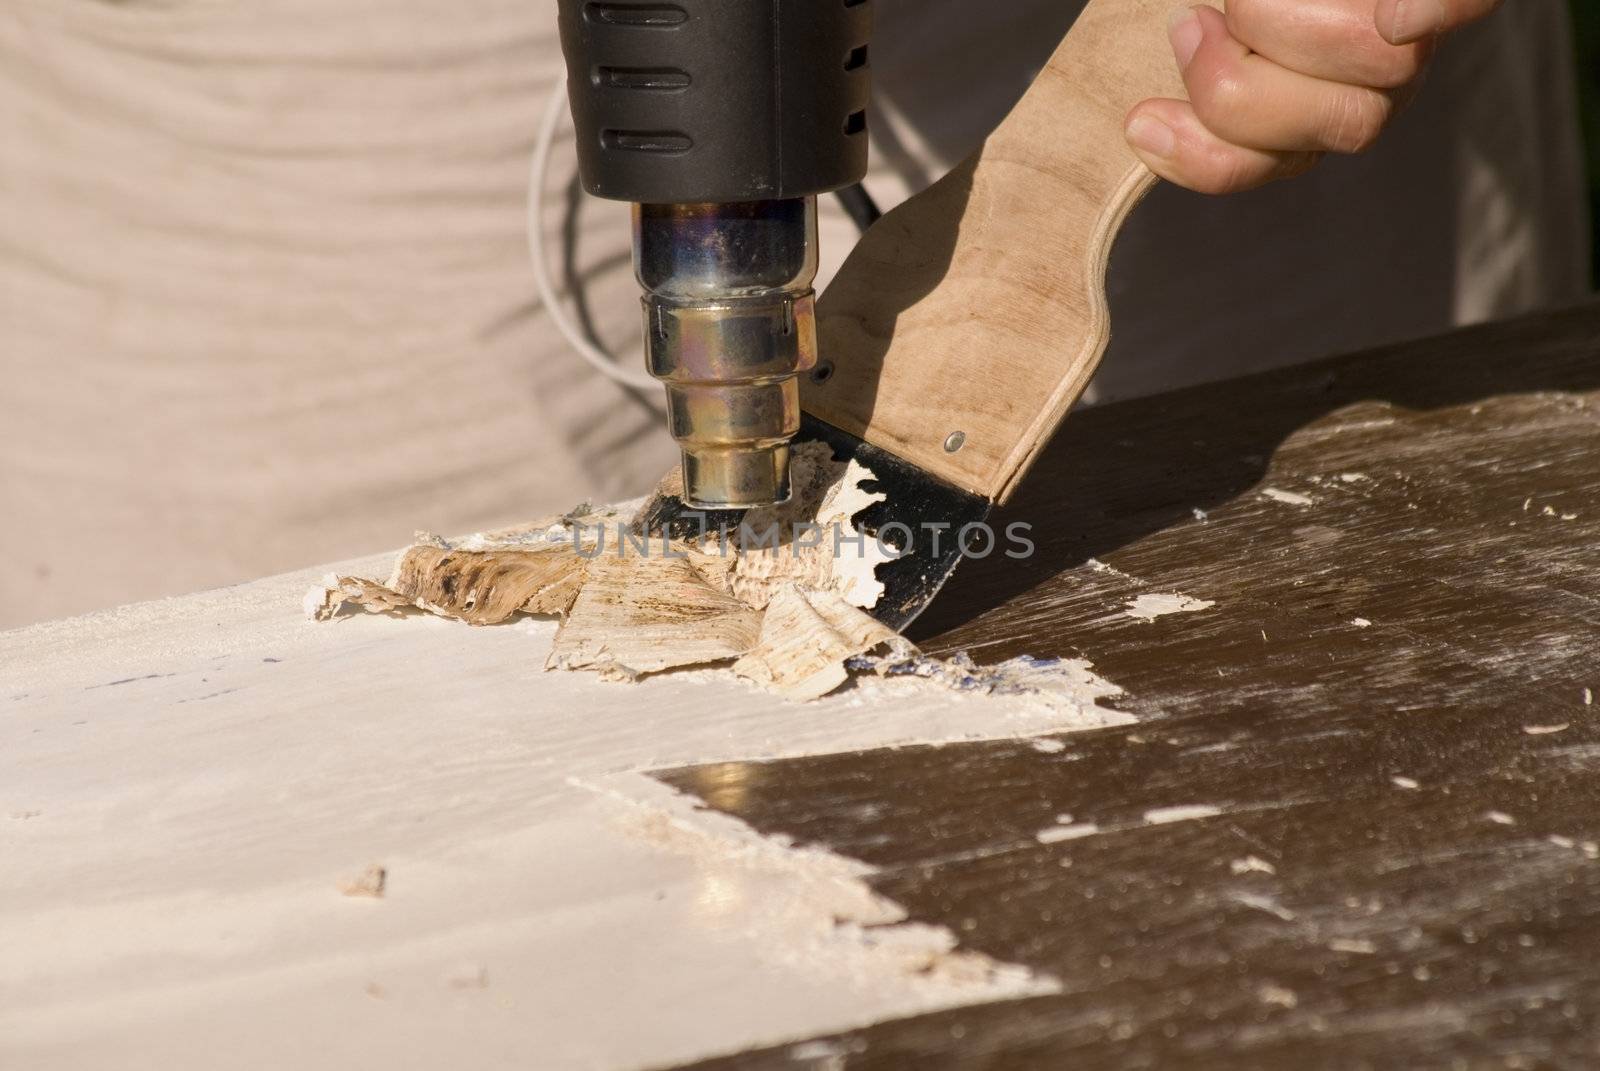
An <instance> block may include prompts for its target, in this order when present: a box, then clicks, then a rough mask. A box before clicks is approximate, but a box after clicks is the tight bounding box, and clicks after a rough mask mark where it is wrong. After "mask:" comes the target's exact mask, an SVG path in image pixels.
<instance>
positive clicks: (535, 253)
mask: <svg viewBox="0 0 1600 1071" xmlns="http://www.w3.org/2000/svg"><path fill="white" fill-rule="evenodd" d="M566 112H567V79H566V75H564V74H563V75H562V76H561V77H559V78H557V79H556V82H555V85H554V86H552V87H551V89H550V97H549V99H548V100H546V101H545V106H544V118H543V119H542V120H541V121H540V123H539V136H538V137H537V138H536V139H535V140H534V143H533V166H532V169H531V170H532V176H531V178H530V179H529V187H528V254H529V256H530V257H531V258H532V260H533V281H534V284H535V285H536V286H537V287H538V290H539V300H540V301H542V302H543V303H544V307H545V308H546V309H547V310H548V311H549V313H550V319H551V322H553V323H554V324H555V325H556V330H557V331H560V332H561V337H563V338H565V339H566V340H567V343H568V344H569V345H570V346H571V347H572V348H573V349H574V350H576V351H577V353H578V356H579V357H582V358H583V359H584V360H585V361H587V362H588V363H589V365H590V366H591V367H593V368H594V370H595V371H597V372H599V373H600V374H601V375H603V376H605V377H607V378H608V379H612V380H615V381H616V382H618V383H621V384H622V385H623V386H625V387H633V388H635V389H636V390H649V391H654V390H657V389H658V388H659V387H660V383H659V381H657V380H656V379H655V378H654V377H653V376H651V375H650V373H648V372H646V371H644V370H643V369H631V368H624V367H623V366H622V365H620V364H618V363H617V362H616V361H615V360H613V359H612V358H611V357H610V356H608V355H607V354H606V353H605V352H603V351H602V350H601V349H600V348H599V347H598V346H596V345H595V344H594V343H592V342H590V341H589V340H588V339H587V338H585V337H584V335H583V332H582V331H581V330H579V328H578V325H577V324H576V323H574V322H573V320H572V318H571V317H570V316H568V315H567V312H566V310H565V309H564V308H562V307H561V300H560V298H559V297H558V295H557V294H556V287H555V283H554V281H553V280H551V278H550V264H549V261H548V259H547V257H546V251H545V243H544V190H545V179H546V178H547V176H548V174H549V171H550V147H551V146H552V145H553V144H555V139H556V129H557V128H558V127H559V126H560V125H561V117H562V116H563V115H565V114H566Z"/></svg>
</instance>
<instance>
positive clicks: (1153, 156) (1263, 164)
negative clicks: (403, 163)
mask: <svg viewBox="0 0 1600 1071" xmlns="http://www.w3.org/2000/svg"><path fill="white" fill-rule="evenodd" d="M1126 132H1127V138H1128V144H1129V145H1130V146H1132V148H1133V151H1134V152H1135V153H1136V154H1137V155H1138V157H1139V159H1141V160H1143V161H1144V162H1145V165H1146V166H1147V167H1149V168H1150V170H1152V171H1154V172H1155V173H1156V174H1158V175H1160V176H1161V177H1162V178H1164V179H1167V180H1168V181H1169V182H1175V183H1177V184H1178V185H1179V186H1184V187H1187V188H1188V189H1191V190H1195V191H1197V192H1199V193H1238V192H1240V191H1242V190H1252V189H1255V188H1256V187H1257V186H1263V185H1265V184H1267V183H1268V182H1272V181H1275V180H1277V179H1282V178H1289V177H1290V176H1292V175H1298V174H1300V173H1301V172H1303V171H1305V170H1306V169H1307V168H1309V167H1310V166H1311V165H1312V164H1314V163H1316V162H1317V154H1315V153H1304V152H1262V151H1261V150H1259V149H1247V148H1244V147H1243V146H1239V145H1233V144H1230V143H1229V142H1226V141H1223V140H1222V139H1221V138H1219V137H1217V136H1216V135H1215V134H1213V133H1212V132H1211V131H1209V130H1207V129H1206V128H1205V125H1204V124H1203V123H1201V122H1200V120H1199V118H1198V117H1197V116H1196V115H1195V112H1194V108H1193V107H1192V106H1191V105H1190V104H1189V103H1188V102H1187V101H1181V100H1161V99H1157V100H1147V101H1144V102H1142V103H1140V104H1139V105H1137V106H1136V107H1135V108H1134V109H1133V110H1132V111H1131V112H1129V113H1128V122H1127V127H1126Z"/></svg>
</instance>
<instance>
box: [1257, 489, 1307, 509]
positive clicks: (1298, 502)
mask: <svg viewBox="0 0 1600 1071" xmlns="http://www.w3.org/2000/svg"><path fill="white" fill-rule="evenodd" d="M1261 493H1262V494H1263V495H1266V496H1267V497H1268V498H1270V499H1272V501H1274V502H1282V503H1285V504H1286V505H1290V506H1314V505H1316V503H1317V500H1316V499H1314V498H1312V497H1310V496H1309V495H1302V494H1299V493H1298V492H1295V491H1280V490H1279V489H1278V488H1276V487H1264V488H1262V489H1261Z"/></svg>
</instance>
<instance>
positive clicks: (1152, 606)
mask: <svg viewBox="0 0 1600 1071" xmlns="http://www.w3.org/2000/svg"><path fill="white" fill-rule="evenodd" d="M1215 605H1217V604H1216V603H1215V602H1213V601H1212V600H1210V599H1195V598H1191V597H1189V596H1188V595H1171V594H1155V595H1140V596H1139V597H1138V598H1137V599H1133V600H1132V601H1130V602H1129V603H1128V604H1127V608H1126V609H1125V610H1124V611H1123V613H1125V614H1127V615H1128V616H1129V617H1132V618H1136V619H1138V620H1140V621H1154V620H1155V619H1156V618H1158V617H1165V616H1166V615H1167V614H1192V613H1196V612H1198V611H1200V610H1209V609H1211V607H1213V606H1215Z"/></svg>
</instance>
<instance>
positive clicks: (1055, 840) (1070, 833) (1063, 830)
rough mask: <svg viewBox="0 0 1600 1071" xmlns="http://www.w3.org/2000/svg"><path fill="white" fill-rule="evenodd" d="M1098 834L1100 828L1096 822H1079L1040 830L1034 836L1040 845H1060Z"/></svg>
mask: <svg viewBox="0 0 1600 1071" xmlns="http://www.w3.org/2000/svg"><path fill="white" fill-rule="evenodd" d="M1098 832H1100V827H1099V826H1098V825H1097V824H1095V823H1094V822H1078V823H1077V824H1075V825H1070V826H1049V827H1048V828H1045V829H1041V830H1039V832H1037V833H1035V834H1034V835H1033V838H1034V840H1037V841H1038V842H1039V843H1040V844H1059V843H1061V842H1062V841H1064V840H1077V839H1078V838H1079V837H1092V836H1094V835H1095V834H1096V833H1098Z"/></svg>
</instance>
